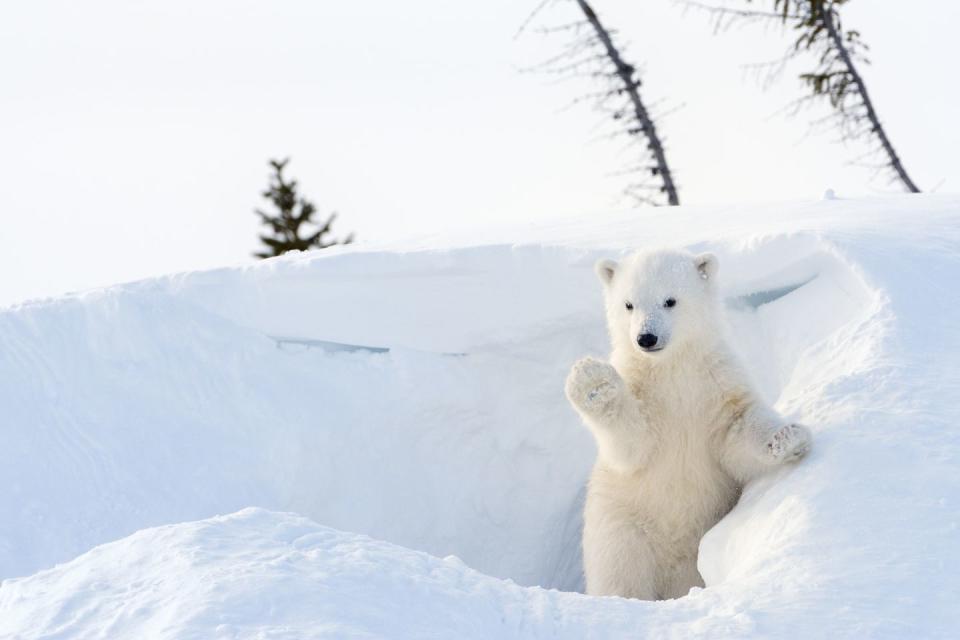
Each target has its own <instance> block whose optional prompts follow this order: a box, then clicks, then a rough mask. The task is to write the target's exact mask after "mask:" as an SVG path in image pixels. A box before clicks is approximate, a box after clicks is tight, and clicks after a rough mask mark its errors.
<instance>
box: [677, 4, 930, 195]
mask: <svg viewBox="0 0 960 640" xmlns="http://www.w3.org/2000/svg"><path fill="white" fill-rule="evenodd" d="M751 1H752V0H747V2H751ZM848 1H849V0H772V2H773V11H772V12H765V11H757V10H751V9H731V8H728V7H718V6H712V5H707V4H703V3H700V2H694V1H686V2H684V4H686V5H688V6H694V7H697V8H700V9H704V10H706V11H708V12H710V13H711V14H712V15H713V16H714V18H715V20H716V22H715V25H716V27H717V29H722V28H723V27H724V26H725V25H729V24H730V23H731V22H732V21H737V20H750V21H755V20H761V21H762V20H776V21H780V22H781V23H782V24H784V25H785V26H791V27H792V28H793V30H794V31H796V32H798V35H797V38H796V40H795V41H794V42H793V44H792V45H791V47H790V49H789V50H788V51H787V54H786V56H784V58H783V60H782V61H781V64H778V65H777V67H776V68H778V69H779V68H782V63H783V62H785V61H787V60H789V59H792V58H794V57H796V56H798V55H800V54H801V53H802V52H804V51H809V52H812V53H813V54H814V55H815V56H816V66H815V67H814V69H813V70H812V71H808V72H805V73H801V74H800V80H801V81H802V82H803V84H804V86H806V87H807V89H808V90H809V92H810V93H809V94H808V95H807V96H805V97H804V98H801V99H800V100H799V101H798V103H797V106H800V105H802V104H803V103H804V102H807V101H811V100H819V99H823V98H826V99H827V100H828V102H829V103H830V107H831V109H832V114H831V117H830V118H828V119H827V123H828V124H831V123H832V125H833V126H835V127H836V129H837V130H839V132H840V137H841V140H843V141H856V140H865V141H866V142H867V144H868V145H869V146H870V149H869V151H868V153H867V154H866V156H871V155H874V154H879V155H880V157H882V158H883V161H882V163H881V164H880V166H879V168H880V169H887V170H888V171H889V172H890V174H891V176H892V178H893V180H895V181H899V182H900V183H901V184H902V185H903V187H904V188H905V189H906V190H907V191H910V192H912V193H919V192H920V189H919V188H918V187H917V185H916V183H914V181H913V180H912V179H911V178H910V176H909V175H908V174H907V170H906V168H904V166H903V162H902V161H901V160H900V156H899V155H898V154H897V152H896V150H895V149H894V147H893V143H892V142H891V141H890V137H889V136H888V135H887V131H886V129H884V127H883V124H882V123H881V121H880V116H879V115H877V110H876V107H875V106H874V104H873V101H872V100H871V99H870V94H869V92H868V91H867V85H866V83H865V82H864V80H863V76H862V75H860V72H859V71H858V69H857V64H858V63H863V64H869V63H870V61H869V60H868V59H867V57H866V55H865V52H866V51H867V50H868V47H867V45H866V44H864V42H863V41H862V40H861V38H860V33H859V32H858V31H855V30H853V29H850V30H846V31H845V30H844V27H843V25H842V23H841V20H840V14H839V8H840V7H841V6H842V5H844V4H846V3H847V2H848Z"/></svg>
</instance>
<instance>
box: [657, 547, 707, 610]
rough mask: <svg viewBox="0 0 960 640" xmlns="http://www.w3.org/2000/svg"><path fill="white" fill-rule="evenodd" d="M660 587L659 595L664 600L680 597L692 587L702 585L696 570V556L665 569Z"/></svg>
mask: <svg viewBox="0 0 960 640" xmlns="http://www.w3.org/2000/svg"><path fill="white" fill-rule="evenodd" d="M661 580H662V585H661V587H660V596H661V597H662V598H663V599H664V600H672V599H673V598H682V597H683V596H685V595H687V594H688V593H690V589H692V588H693V587H702V586H703V578H702V577H701V576H700V572H699V571H697V557H696V556H693V557H692V558H686V559H684V560H683V561H682V562H680V563H679V564H677V565H675V566H674V567H672V568H671V569H670V570H668V571H665V572H664V574H663V576H662V578H661Z"/></svg>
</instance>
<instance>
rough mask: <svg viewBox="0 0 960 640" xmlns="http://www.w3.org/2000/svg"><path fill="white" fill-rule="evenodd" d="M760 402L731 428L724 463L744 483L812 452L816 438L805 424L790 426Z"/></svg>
mask: <svg viewBox="0 0 960 640" xmlns="http://www.w3.org/2000/svg"><path fill="white" fill-rule="evenodd" d="M784 422H785V421H784V420H783V419H782V418H781V417H780V416H779V415H778V414H777V413H776V412H775V411H773V410H772V409H769V408H767V407H765V406H763V405H760V404H759V403H758V404H757V405H755V406H754V407H752V409H751V410H748V411H746V412H744V414H743V415H742V416H741V417H740V418H739V419H738V420H737V421H736V422H734V424H733V425H731V427H730V431H729V432H728V434H727V441H726V444H725V447H724V450H723V454H722V458H721V461H722V462H723V464H724V466H725V467H726V469H727V470H728V471H729V472H730V473H731V474H732V475H733V476H734V477H735V478H737V479H738V480H740V481H741V482H746V481H748V480H750V479H751V478H754V477H756V476H758V475H760V474H762V473H764V472H766V471H768V470H770V469H771V468H774V467H778V466H780V465H783V464H786V463H789V462H794V461H796V460H799V459H800V458H802V457H803V456H805V455H806V454H807V453H808V452H809V451H810V446H811V444H812V442H813V436H812V435H811V433H810V429H808V428H807V427H805V426H804V425H802V424H796V423H788V424H784Z"/></svg>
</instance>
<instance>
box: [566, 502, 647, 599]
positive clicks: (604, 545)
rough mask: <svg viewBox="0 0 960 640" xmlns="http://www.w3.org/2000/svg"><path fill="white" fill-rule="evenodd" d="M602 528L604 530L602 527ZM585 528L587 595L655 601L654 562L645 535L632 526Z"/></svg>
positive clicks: (584, 548) (584, 553) (584, 560)
mask: <svg viewBox="0 0 960 640" xmlns="http://www.w3.org/2000/svg"><path fill="white" fill-rule="evenodd" d="M604 525H606V526H604ZM610 525H611V523H610V522H609V521H608V522H606V523H604V524H601V525H600V526H598V527H590V526H589V525H587V526H586V527H585V530H584V538H583V567H584V573H585V576H586V579H587V594H589V595H592V596H620V597H622V598H636V599H638V600H658V599H660V597H661V596H660V595H659V594H658V593H657V579H656V578H657V575H656V559H655V557H654V554H653V549H652V548H651V546H650V543H649V541H648V540H647V539H646V536H645V534H644V533H643V532H642V531H640V530H639V529H638V528H637V527H636V526H630V525H624V526H619V527H615V526H610Z"/></svg>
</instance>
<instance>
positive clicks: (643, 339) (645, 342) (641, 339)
mask: <svg viewBox="0 0 960 640" xmlns="http://www.w3.org/2000/svg"><path fill="white" fill-rule="evenodd" d="M658 339H659V338H657V336H655V335H653V334H652V333H641V334H640V335H639V336H637V344H638V345H640V346H641V347H643V348H644V349H649V348H650V347H653V346H655V345H656V344H657V340H658Z"/></svg>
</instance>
